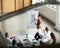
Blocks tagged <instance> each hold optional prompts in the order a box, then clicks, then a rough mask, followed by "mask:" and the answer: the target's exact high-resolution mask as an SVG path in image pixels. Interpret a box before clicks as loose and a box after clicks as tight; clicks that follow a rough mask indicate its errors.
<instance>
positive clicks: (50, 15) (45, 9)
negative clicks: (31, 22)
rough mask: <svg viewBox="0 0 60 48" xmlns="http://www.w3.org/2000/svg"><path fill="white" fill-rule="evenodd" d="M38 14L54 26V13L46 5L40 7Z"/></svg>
mask: <svg viewBox="0 0 60 48" xmlns="http://www.w3.org/2000/svg"><path fill="white" fill-rule="evenodd" d="M38 10H39V11H40V13H41V14H42V15H43V16H44V17H46V18H47V19H49V20H50V21H51V22H53V23H54V24H55V17H56V11H55V10H53V9H51V8H49V7H48V6H46V5H43V6H40V8H39V9H38Z"/></svg>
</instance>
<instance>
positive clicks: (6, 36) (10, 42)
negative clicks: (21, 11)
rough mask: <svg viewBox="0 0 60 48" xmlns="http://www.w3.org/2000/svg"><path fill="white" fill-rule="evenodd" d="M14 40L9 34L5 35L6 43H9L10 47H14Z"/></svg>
mask: <svg viewBox="0 0 60 48" xmlns="http://www.w3.org/2000/svg"><path fill="white" fill-rule="evenodd" d="M12 38H13V37H11V38H9V35H8V32H6V33H5V41H6V43H7V45H8V46H12Z"/></svg>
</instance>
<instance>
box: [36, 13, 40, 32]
mask: <svg viewBox="0 0 60 48" xmlns="http://www.w3.org/2000/svg"><path fill="white" fill-rule="evenodd" d="M36 21H37V22H36V23H35V24H36V28H37V30H38V31H39V29H40V28H41V15H40V13H39V15H38V18H37V20H36Z"/></svg>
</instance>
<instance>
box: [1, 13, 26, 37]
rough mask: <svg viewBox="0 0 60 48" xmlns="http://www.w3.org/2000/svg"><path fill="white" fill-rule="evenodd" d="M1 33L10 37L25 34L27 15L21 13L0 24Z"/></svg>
mask: <svg viewBox="0 0 60 48" xmlns="http://www.w3.org/2000/svg"><path fill="white" fill-rule="evenodd" d="M0 29H1V31H2V32H9V35H11V36H16V35H17V36H19V35H22V34H26V33H27V14H26V13H23V14H20V15H16V16H14V17H11V18H9V19H6V20H4V21H3V22H0Z"/></svg>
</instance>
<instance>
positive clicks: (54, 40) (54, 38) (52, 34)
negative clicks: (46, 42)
mask: <svg viewBox="0 0 60 48" xmlns="http://www.w3.org/2000/svg"><path fill="white" fill-rule="evenodd" d="M50 35H51V38H52V39H53V44H55V43H56V37H55V34H54V33H51V34H50Z"/></svg>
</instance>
